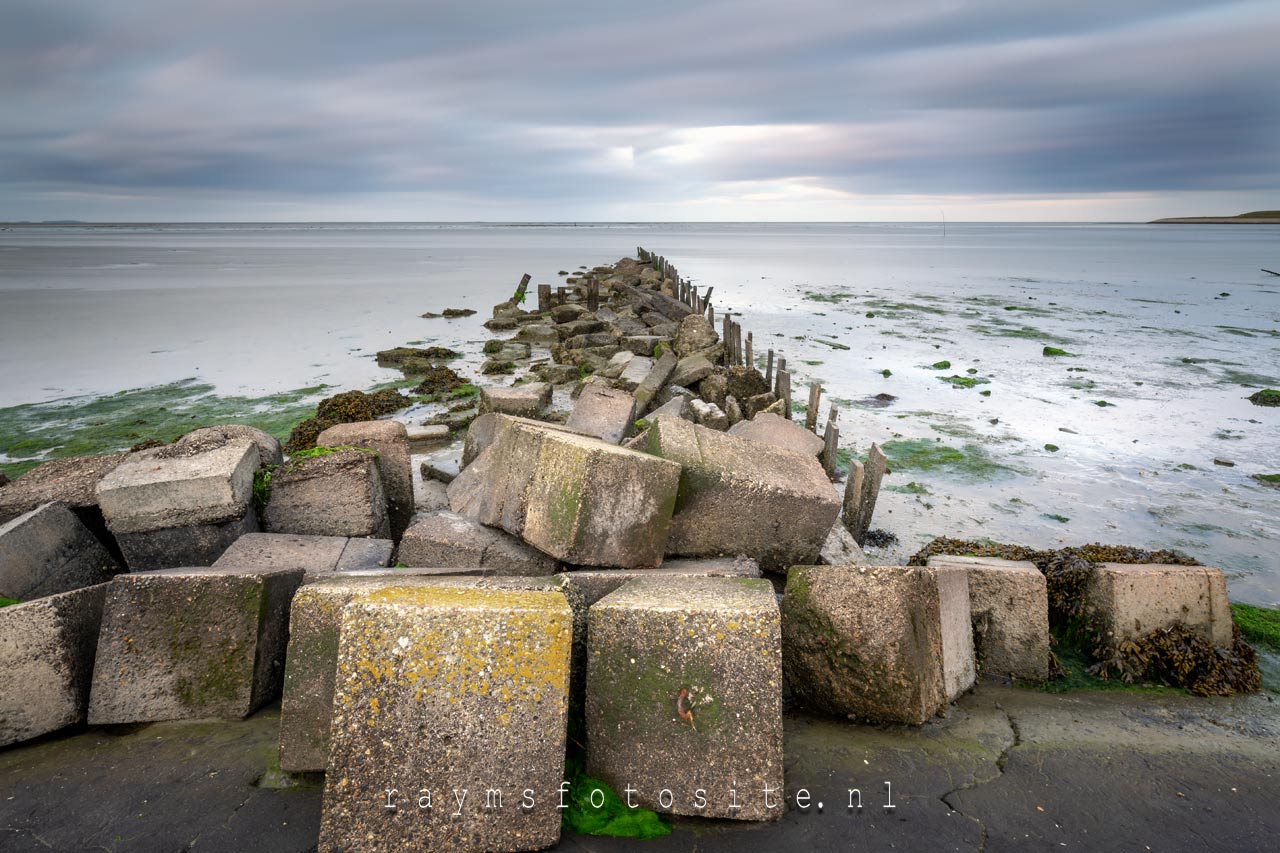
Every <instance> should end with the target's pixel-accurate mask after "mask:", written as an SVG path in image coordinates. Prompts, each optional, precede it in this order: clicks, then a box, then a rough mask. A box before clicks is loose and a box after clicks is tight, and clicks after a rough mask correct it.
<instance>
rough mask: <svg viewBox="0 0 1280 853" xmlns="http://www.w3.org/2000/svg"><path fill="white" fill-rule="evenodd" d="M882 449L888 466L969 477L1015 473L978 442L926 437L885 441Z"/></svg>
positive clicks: (895, 468) (973, 478) (978, 477)
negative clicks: (953, 443)
mask: <svg viewBox="0 0 1280 853" xmlns="http://www.w3.org/2000/svg"><path fill="white" fill-rule="evenodd" d="M880 449H881V450H883V451H884V455H885V456H886V457H887V458H888V460H889V467H890V469H892V470H894V471H897V470H900V469H901V470H905V471H946V472H949V473H952V474H955V475H957V476H959V477H962V478H965V479H969V480H989V479H994V478H997V477H1005V476H1009V475H1012V474H1016V473H1018V470H1017V469H1016V468H1013V467H1012V466H1009V465H1004V464H1002V463H1000V462H996V461H995V460H994V459H992V458H991V455H990V454H989V453H987V450H986V448H984V447H982V446H981V445H978V444H965V445H964V446H963V447H952V446H951V445H949V444H944V443H942V442H941V441H931V440H929V439H927V438H917V439H902V440H896V441H888V442H885V443H884V444H883V445H881V448H880Z"/></svg>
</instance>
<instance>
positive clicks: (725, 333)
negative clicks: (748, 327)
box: [720, 314, 733, 367]
mask: <svg viewBox="0 0 1280 853" xmlns="http://www.w3.org/2000/svg"><path fill="white" fill-rule="evenodd" d="M732 330H733V318H732V317H730V316H729V315H728V314H725V315H724V320H722V321H721V328H720V343H721V345H722V347H723V350H724V366H725V367H728V366H729V365H731V364H733V344H732V343H730V341H729V335H730V334H732Z"/></svg>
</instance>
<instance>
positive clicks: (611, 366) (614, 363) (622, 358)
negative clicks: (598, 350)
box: [598, 350, 636, 379]
mask: <svg viewBox="0 0 1280 853" xmlns="http://www.w3.org/2000/svg"><path fill="white" fill-rule="evenodd" d="M635 357H636V356H635V353H633V352H629V351H627V350H623V351H622V352H619V353H617V354H615V355H614V356H613V357H612V358H610V359H609V363H608V364H606V365H605V366H604V367H603V368H601V369H600V370H599V371H598V374H599V375H600V376H603V377H604V378H606V379H617V378H618V377H619V376H621V375H622V371H624V370H626V369H627V365H629V364H630V363H631V360H632V359H633V358H635Z"/></svg>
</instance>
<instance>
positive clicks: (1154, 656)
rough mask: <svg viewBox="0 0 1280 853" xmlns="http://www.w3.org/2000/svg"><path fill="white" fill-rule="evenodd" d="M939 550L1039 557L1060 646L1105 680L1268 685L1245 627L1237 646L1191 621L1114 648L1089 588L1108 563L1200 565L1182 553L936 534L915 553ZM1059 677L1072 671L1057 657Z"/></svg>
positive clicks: (921, 559) (1232, 687) (1210, 689)
mask: <svg viewBox="0 0 1280 853" xmlns="http://www.w3.org/2000/svg"><path fill="white" fill-rule="evenodd" d="M936 554H958V555H966V556H973V557H997V558H1000V559H1004V560H1018V561H1025V562H1031V563H1034V564H1035V566H1036V568H1038V569H1039V570H1040V571H1041V573H1043V574H1044V576H1045V582H1046V585H1047V587H1048V594H1049V627H1050V630H1051V631H1052V633H1053V641H1054V644H1055V645H1057V646H1059V647H1061V646H1064V645H1065V646H1068V647H1070V648H1071V649H1072V650H1078V651H1079V652H1081V653H1082V655H1083V658H1084V659H1085V660H1086V661H1088V662H1089V664H1090V665H1089V667H1088V672H1089V674H1091V675H1094V676H1096V677H1098V678H1102V679H1109V678H1112V677H1116V678H1119V679H1120V680H1121V681H1123V682H1125V683H1126V684H1132V683H1134V682H1137V681H1153V682H1157V683H1160V684H1165V685H1168V686H1170V687H1181V688H1184V689H1186V690H1187V691H1188V692H1189V693H1192V694H1194V695H1196V696H1232V695H1235V694H1237V693H1251V692H1254V691H1256V690H1257V689H1258V688H1259V687H1261V686H1262V675H1261V672H1260V670H1259V669H1258V656H1257V652H1255V651H1254V649H1253V647H1252V646H1250V645H1249V644H1248V643H1247V642H1245V640H1244V637H1243V636H1242V635H1241V633H1240V628H1239V626H1236V627H1235V630H1234V639H1233V642H1232V645H1231V648H1229V649H1219V648H1216V647H1215V646H1214V645H1213V643H1212V642H1210V641H1208V640H1206V639H1205V638H1203V637H1201V636H1200V635H1199V634H1197V633H1196V632H1194V631H1192V630H1190V629H1189V628H1187V627H1186V626H1184V625H1174V626H1172V627H1169V628H1158V629H1156V630H1154V631H1151V632H1149V633H1147V634H1145V635H1144V636H1142V637H1139V638H1137V639H1133V640H1125V641H1122V642H1120V643H1119V644H1117V645H1116V646H1115V647H1109V646H1108V645H1107V644H1106V643H1105V642H1104V641H1103V637H1102V631H1101V629H1100V627H1099V626H1097V625H1095V624H1094V623H1093V622H1092V620H1091V618H1090V616H1089V613H1088V608H1087V603H1088V589H1089V582H1090V580H1091V579H1092V577H1093V572H1094V570H1095V569H1096V567H1097V566H1098V564H1100V563H1160V564H1166V565H1179V566H1195V565H1199V563H1197V562H1196V561H1195V560H1194V559H1192V558H1191V557H1188V556H1187V555H1186V554H1183V553H1181V552H1178V551H1169V550H1158V551H1150V550H1146V549H1143V548H1134V547H1130V546H1126V545H1100V544H1093V545H1083V546H1076V547H1070V548H1059V549H1057V550H1051V551H1045V550H1037V549H1034V548H1027V547H1025V546H1022V545H1009V544H1002V543H999V542H979V541H972V540H960V539H948V538H945V537H942V538H938V539H934V540H933V541H931V542H929V543H928V544H927V545H925V547H924V548H922V549H921V550H920V551H919V552H917V553H916V554H915V555H913V556H912V557H911V560H910V561H909V563H910V565H913V566H923V565H925V564H927V563H928V562H929V558H930V557H932V556H934V555H936ZM1054 664H1055V666H1054V669H1055V670H1057V672H1058V676H1059V677H1062V676H1064V675H1066V673H1065V671H1064V670H1063V669H1062V666H1061V664H1060V663H1059V661H1058V660H1057V659H1056V656H1055V660H1054Z"/></svg>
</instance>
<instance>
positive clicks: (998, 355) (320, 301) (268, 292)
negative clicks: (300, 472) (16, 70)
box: [0, 224, 1280, 606]
mask: <svg viewBox="0 0 1280 853" xmlns="http://www.w3.org/2000/svg"><path fill="white" fill-rule="evenodd" d="M1277 236H1280V230H1278V229H1277V228H1276V227H1274V226H1250V227H1248V228H1233V229H1229V230H1226V229H1221V228H1214V227H1212V226H1204V227H1199V226H1182V227H1178V228H1164V227H1162V226H1127V225H1082V226H1066V225H1044V226H1022V225H954V224H953V225H950V226H948V229H947V232H946V235H945V236H944V235H943V233H942V230H941V228H940V227H939V226H936V225H820V224H814V225H614V226H598V227H570V226H550V227H520V226H478V225H456V226H431V225H421V226H392V225H385V226H359V225H353V226H338V225H334V226H257V225H243V226H155V227H149V228H140V227H107V228H92V227H73V228H16V229H14V230H10V231H4V232H0V363H3V365H4V368H5V376H6V380H5V382H4V384H3V387H0V406H2V407H3V408H0V453H3V454H4V456H3V458H0V466H3V470H5V471H7V472H9V473H10V474H12V473H15V472H18V471H21V470H24V469H25V468H27V467H30V466H31V465H32V464H34V463H35V462H36V461H37V460H39V459H42V458H45V457H46V456H48V455H71V454H74V453H83V452H92V451H93V450H104V451H105V450H108V449H116V448H119V447H128V446H131V445H132V444H134V443H136V442H137V441H139V440H142V439H145V438H152V437H154V438H160V439H169V438H173V437H175V436H176V435H177V434H179V433H181V432H183V431H185V430H187V429H189V428H191V427H192V426H195V425H198V424H197V422H200V421H208V422H214V421H218V422H226V421H227V420H231V419H244V420H247V421H252V422H254V423H258V424H259V425H263V426H266V427H269V428H270V429H272V431H274V432H276V433H277V434H283V433H286V432H287V430H288V427H289V425H291V423H292V422H294V421H295V420H298V419H301V418H302V417H305V416H306V415H307V414H308V413H309V411H310V409H311V408H312V407H313V406H314V403H315V401H316V399H318V398H319V397H321V396H325V395H326V394H329V393H335V392H336V391H338V390H347V389H351V388H362V389H367V388H370V387H373V386H376V385H379V384H383V383H388V382H395V381H398V380H399V378H400V374H399V373H398V372H396V371H392V370H387V369H384V368H380V367H378V366H377V364H376V362H375V360H374V354H375V353H376V352H377V351H378V350H380V349H386V348H388V347H391V346H397V345H402V344H410V343H415V342H421V343H425V344H439V345H443V346H450V347H453V348H455V349H458V350H460V351H462V352H463V353H464V357H463V359H460V360H459V361H458V362H456V363H455V364H454V365H453V366H454V368H455V369H457V370H458V371H459V372H461V373H472V374H473V373H475V372H476V368H477V367H478V365H479V364H480V362H481V360H482V355H481V352H480V350H481V346H482V344H483V341H484V340H486V339H487V335H486V334H484V333H483V330H482V329H481V327H480V323H481V322H482V321H483V320H484V319H485V309H486V308H487V307H488V306H489V305H492V304H494V303H495V302H498V301H500V300H502V299H504V298H506V297H508V296H509V295H510V292H511V290H512V288H513V286H514V284H515V282H514V281H512V280H511V278H512V272H511V271H512V270H513V269H522V270H527V271H528V272H530V273H531V274H532V275H533V277H534V281H535V282H547V283H552V284H554V283H555V282H556V281H557V280H558V277H557V273H558V272H559V271H560V270H572V269H574V268H575V266H576V265H577V264H581V263H582V262H583V260H584V259H587V260H590V259H592V258H594V259H595V260H596V261H597V262H600V263H605V262H612V261H614V260H616V259H617V258H618V257H621V256H623V255H625V254H628V253H630V252H631V251H633V250H634V247H635V246H636V245H646V246H651V247H657V248H660V249H661V250H662V251H663V252H664V253H665V254H667V255H668V256H670V257H675V258H678V259H679V260H680V266H681V268H682V270H684V271H686V273H687V274H689V275H692V276H693V277H694V279H695V283H697V284H700V285H701V286H703V287H706V286H714V287H715V293H716V295H715V299H714V301H715V303H716V305H717V310H718V311H725V310H733V311H738V312H742V315H743V316H742V317H741V318H739V319H740V321H741V322H742V324H743V326H744V328H745V329H747V330H750V331H752V332H753V333H754V339H755V352H756V355H757V357H758V358H760V357H763V355H764V353H765V351H766V350H767V349H768V348H770V347H772V348H773V349H774V350H775V351H776V352H777V353H778V354H780V355H783V356H785V357H786V358H787V360H788V364H789V367H790V369H791V370H793V371H794V372H796V374H797V379H796V381H797V388H798V389H802V386H803V385H804V384H805V383H807V382H808V381H820V382H821V383H822V384H823V387H824V392H825V397H826V399H828V400H831V399H835V400H837V401H838V402H839V405H840V406H841V414H840V424H841V436H842V447H843V449H844V450H845V451H847V452H848V453H850V454H854V455H862V454H864V453H865V452H866V450H867V448H868V447H869V446H870V444H871V442H872V441H876V442H879V443H880V444H881V446H882V447H883V448H884V449H885V452H886V453H887V454H888V456H889V460H890V467H891V470H892V475H891V476H890V477H888V478H887V479H886V480H885V489H884V491H883V492H882V495H881V502H880V504H879V507H878V511H877V515H876V522H875V526H876V527H879V528H882V529H884V530H886V531H888V532H889V533H892V534H894V535H895V536H896V537H897V540H898V541H897V544H891V545H888V546H886V547H885V548H882V549H879V550H878V551H876V550H872V552H871V553H872V554H873V556H874V557H876V558H877V559H878V560H880V561H883V562H899V561H901V559H902V558H905V557H906V556H907V555H909V554H911V553H913V552H914V551H915V550H917V549H918V548H919V547H920V545H922V544H923V543H924V542H926V541H927V540H929V539H931V538H932V537H934V536H942V535H945V536H953V537H959V538H978V537H990V538H992V539H996V540H1001V541H1018V542H1027V543H1035V544H1036V545H1038V546H1040V547H1045V548H1049V547H1055V546H1058V545H1061V544H1078V543H1084V542H1091V541H1106V542H1112V541H1124V542H1126V543H1129V544H1133V545H1138V546H1150V547H1173V548H1180V549H1183V550H1185V551H1187V552H1188V553H1190V554H1192V555H1193V556H1195V557H1196V558H1197V559H1199V560H1201V561H1203V562H1206V563H1209V564H1214V565H1220V566H1221V567H1222V568H1223V569H1224V570H1225V571H1226V572H1227V574H1228V578H1229V583H1230V591H1231V594H1232V597H1233V598H1237V599H1241V600H1245V601H1252V602H1256V603H1258V604H1263V605H1270V606H1274V605H1276V604H1277V603H1278V602H1280V567H1277V565H1276V563H1275V561H1274V557H1273V556H1272V555H1274V553H1276V550H1277V546H1280V525H1278V524H1277V523H1276V521H1275V519H1276V518H1277V517H1280V489H1276V488H1274V487H1272V486H1271V485H1270V483H1269V482H1268V481H1267V480H1266V477H1267V476H1269V475H1273V474H1276V473H1280V409H1276V408H1268V407H1261V406H1256V405H1254V404H1252V403H1250V402H1249V401H1248V399H1247V398H1248V397H1249V396H1250V395H1251V394H1253V393H1255V392H1256V391H1258V390H1260V389H1263V388H1275V387H1277V386H1280V279H1277V278H1275V277H1274V276H1270V275H1268V274H1266V273H1263V272H1261V271H1260V268H1262V267H1268V268H1274V267H1275V264H1276V263H1277V260H1276V254H1277V252H1280V249H1278V248H1277V247H1278V246H1280V241H1277V239H1276V238H1277ZM570 264H573V265H575V266H570ZM449 306H460V307H473V308H476V309H479V310H480V311H481V313H480V314H477V315H476V316H473V317H466V318H458V319H443V318H438V319H424V318H423V317H422V316H421V315H422V314H423V313H424V312H438V311H439V310H440V309H441V308H444V307H449ZM846 348H847V349H846ZM944 363H945V366H942V365H944ZM122 389H139V390H134V391H129V392H128V393H126V394H123V395H119V394H117V392H119V391H121V390H122ZM805 396H806V395H805V394H804V393H803V390H800V391H799V392H798V393H796V394H795V399H796V404H797V406H798V405H800V404H802V403H803V401H804V399H805ZM825 405H826V404H825V403H824V406H825ZM432 411H433V410H432V407H431V405H426V406H419V407H415V409H412V410H410V411H409V412H408V413H407V414H406V415H405V416H404V417H405V418H406V419H421V417H422V416H424V415H425V414H429V413H431V412H432ZM824 415H825V412H824ZM168 433H172V435H170V434H168ZM1227 462H1230V463H1234V464H1232V465H1224V464H1220V463H1227Z"/></svg>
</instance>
